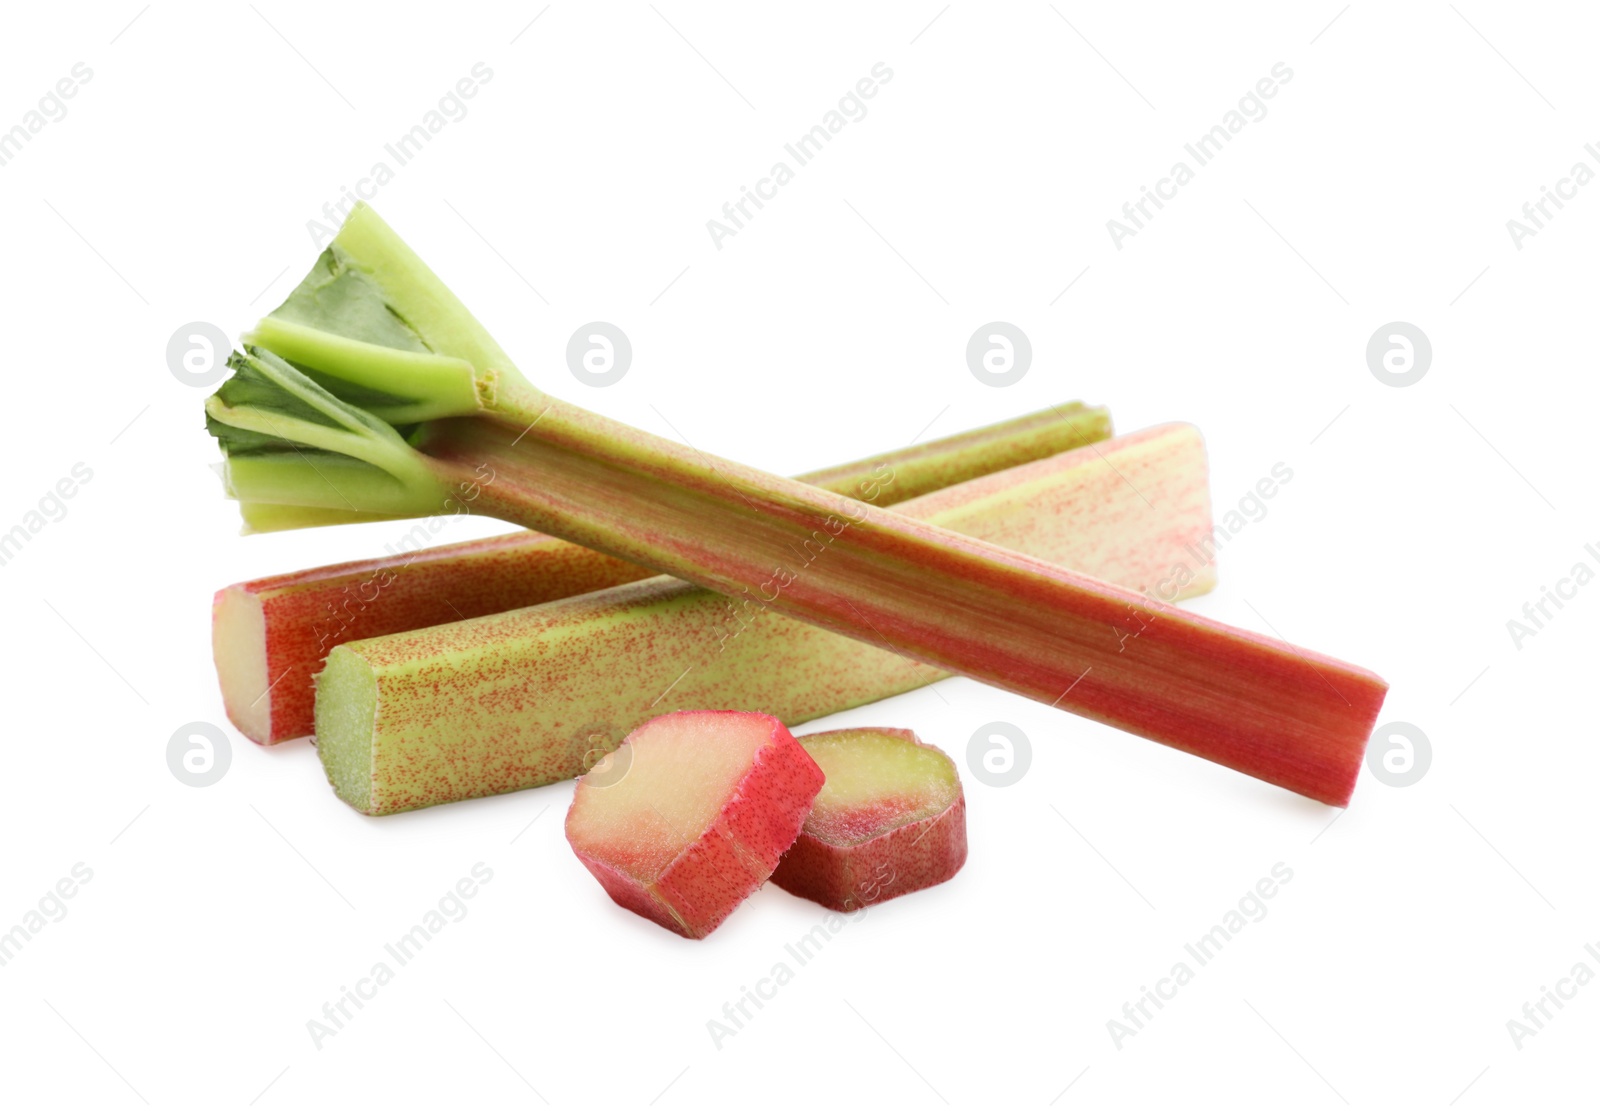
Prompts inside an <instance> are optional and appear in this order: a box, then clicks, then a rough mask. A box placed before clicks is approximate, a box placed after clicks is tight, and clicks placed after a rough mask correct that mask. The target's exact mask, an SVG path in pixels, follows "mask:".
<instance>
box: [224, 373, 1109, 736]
mask: <svg viewBox="0 0 1600 1111" xmlns="http://www.w3.org/2000/svg"><path fill="white" fill-rule="evenodd" d="M1110 434H1111V418H1110V416H1109V414H1107V412H1106V411H1105V410H1104V409H1102V408H1095V407H1090V406H1086V405H1082V404H1079V403H1076V402H1075V403H1072V404H1069V405H1059V406H1055V407H1053V408H1051V409H1048V410H1045V411H1044V412H1041V413H1034V414H1032V415H1030V416H1026V417H1019V418H1017V419H1014V420H1009V421H1004V422H1001V423H999V424H993V425H989V426H988V427H985V428H979V429H975V430H973V431H971V432H962V433H958V434H957V435H954V436H949V437H946V438H944V439H941V440H935V441H932V442H931V443H927V444H919V445H916V446H914V447H909V448H904V449H902V450H900V451H894V452H889V453H887V454H884V455H877V456H873V457H872V458H870V459H864V460H862V461H860V462H858V463H850V464H846V465H843V466H839V467H832V468H829V469H828V470H825V471H819V472H817V473H815V474H811V475H807V476H804V477H803V478H802V479H801V481H802V482H808V483H811V484H812V485H815V486H821V487H823V488H824V489H828V490H833V491H836V492H838V493H842V494H851V495H856V494H866V493H872V494H874V495H875V496H876V498H877V501H878V503H879V504H881V505H892V504H895V503H897V502H900V501H904V500H906V499H908V498H913V497H917V496H918V495H920V494H925V493H929V492H931V491H933V490H936V489H940V488H942V487H945V486H950V485H953V484H955V483H958V482H965V481H967V480H969V479H973V478H980V477H982V476H983V475H987V474H992V473H994V472H996V471H999V470H1003V469H1005V468H1007V467H1014V466H1017V465H1018V464H1021V463H1027V462H1031V461H1033V460H1035V459H1041V458H1045V457H1047V456H1050V455H1053V454H1056V453H1059V452H1062V451H1066V450H1068V449H1070V448H1074V447H1079V446H1082V445H1084V444H1089V443H1094V442H1096V441H1099V440H1104V439H1105V438H1106V437H1107V436H1109V435H1110ZM296 512H298V511H296ZM429 535H430V533H429V530H428V526H425V525H417V526H415V527H414V528H413V529H412V530H411V531H410V532H409V533H407V534H406V535H405V536H404V537H403V538H402V539H401V540H400V541H399V542H398V543H397V544H396V545H394V546H392V548H391V552H392V554H390V555H388V556H385V557H381V558H378V559H369V560H362V561H359V562H354V563H342V564H338V565H335V566H331V567H318V568H314V569H312V570H309V571H299V572H294V573H291V574H287V575H273V576H271V577H269V578H264V579H256V580H254V581H253V582H245V583H236V584H235V585H233V586H230V587H225V588H224V589H222V590H219V591H218V592H217V595H216V598H215V600H214V602H213V604H212V623H211V645H212V655H213V657H214V658H215V660H216V666H217V677H218V679H219V681H220V683H221V686H222V701H223V705H224V707H225V708H226V709H227V713H228V717H229V719H230V720H231V721H232V722H233V723H234V725H235V726H237V727H238V729H239V731H240V732H241V733H243V734H244V735H245V736H247V737H249V738H250V739H251V740H252V741H255V742H256V743H258V744H277V743H279V742H280V741H287V740H292V739H294V738H296V737H304V736H308V735H309V734H310V733H311V732H312V729H313V728H314V725H313V716H312V707H313V693H314V692H313V687H312V676H314V675H315V674H316V673H317V672H318V671H320V670H321V669H322V661H323V659H324V658H325V657H326V656H327V654H328V653H329V652H330V651H332V650H333V648H334V647H335V646H337V645H340V644H343V643H345V642H346V641H351V640H356V639H366V638H370V637H377V636H385V635H387V634H390V633H399V632H406V631H408V630H410V629H422V628H426V627H428V626H429V625H443V624H446V623H447V622H452V621H462V620H465V619H467V618H469V617H481V616H483V615H484V614H490V613H503V612H505V611H506V610H511V609H519V608H521V607H523V606H534V605H538V604H540V603H541V602H550V601H554V600H555V599H557V598H570V597H572V596H574V595H577V594H586V593H588V592H590V591H592V590H601V589H603V588H605V587H608V586H617V585H619V584H621V583H627V582H635V581H637V580H639V579H643V578H648V577H650V576H651V575H652V574H653V573H654V572H652V571H649V570H648V569H646V568H643V567H640V566H639V565H638V564H633V563H626V562H624V561H622V560H620V559H613V558H612V557H610V556H606V555H602V554H600V553H599V552H596V551H591V550H590V549H588V548H583V547H580V546H578V545H577V544H570V543H568V542H567V541H565V540H557V539H555V538H554V537H551V536H542V535H540V534H539V533H535V532H520V533H514V534H512V535H510V536H496V537H492V538H490V539H487V540H469V541H467V542H465V543H461V544H451V545H447V546H444V547H438V548H424V547H423V546H422V545H424V544H426V542H427V539H428V536H429Z"/></svg>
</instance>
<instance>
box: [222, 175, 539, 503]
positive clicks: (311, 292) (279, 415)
mask: <svg viewBox="0 0 1600 1111" xmlns="http://www.w3.org/2000/svg"><path fill="white" fill-rule="evenodd" d="M243 343H244V347H245V349H244V351H243V352H236V353H235V354H233V355H232V356H231V357H230V358H229V360H228V366H229V367H230V368H231V369H232V370H233V372H234V373H233V377H232V378H230V379H229V380H228V381H227V382H225V383H223V385H222V388H221V389H219V390H218V391H217V392H216V393H215V394H214V395H212V397H211V398H210V399H209V400H208V401H207V402H206V427H207V430H208V431H209V432H210V433H211V434H212V435H213V436H214V437H216V439H217V442H218V444H219V446H220V447H221V448H222V450H223V454H224V455H225V456H226V458H227V463H226V471H225V474H226V479H227V486H228V492H229V493H230V494H232V495H233V496H234V497H236V498H238V499H239V501H240V503H241V510H242V512H243V515H244V518H245V522H246V527H247V528H249V529H251V530H254V531H263V530H267V529H280V528H302V527H310V526H315V525H323V524H332V523H340V522H345V521H366V520H377V519H391V518H394V517H409V516H421V515H426V514H428V513H431V512H437V511H439V509H440V507H441V505H442V504H443V499H444V497H445V496H446V492H445V491H443V490H442V489H441V486H440V483H439V481H438V479H437V478H436V477H435V476H434V473H433V471H432V470H431V469H430V467H429V466H428V461H427V459H426V457H425V456H423V455H421V454H420V453H419V452H417V451H415V450H413V449H412V448H411V447H410V446H409V445H408V443H407V441H406V438H407V437H408V436H409V435H411V434H412V433H413V431H414V430H415V428H416V426H418V425H419V424H421V423H423V422H425V421H430V420H435V419H439V418H444V417H459V416H474V415H477V414H479V413H482V412H483V411H485V409H486V408H490V407H492V404H493V400H494V397H495V395H496V392H497V386H498V384H499V383H500V382H501V381H502V380H515V381H517V382H519V383H520V382H521V379H520V376H518V375H517V373H516V371H515V369H514V368H512V366H511V363H510V360H509V359H507V358H506V357H505V354H504V352H502V351H501V350H500V348H499V346H498V345H497V344H496V343H495V342H494V340H493V339H491V338H490V337H489V335H488V333H487V332H485V331H484V329H483V327H482V326H481V325H480V324H478V322H477V321H476V320H475V319H474V318H473V317H472V315H471V314H470V313H469V312H467V310H466V307H465V306H463V305H462V304H461V302H460V301H459V300H457V299H456V297H455V295H454V294H452V293H451V292H450V291H449V289H447V288H446V287H445V285H444V283H442V282H441V281H439V279H438V277H437V276H436V275H434V273H433V272H432V271H431V270H429V269H428V268H427V266H426V265H425V264H423V262H422V260H421V259H419V258H418V257H417V256H416V255H415V254H414V253H413V252H412V251H411V249H410V248H409V247H407V246H406V245H405V244H404V243H403V242H401V240H400V238H399V237H398V236H397V235H395V234H394V232H393V231H392V230H391V229H390V228H389V227H388V225H387V224H385V223H384V222H383V221H382V220H381V219H379V218H378V216H377V214H376V213H375V212H373V211H372V210H371V209H369V208H367V207H366V206H364V205H362V206H358V207H357V208H356V210H355V211H354V212H352V213H351V215H350V217H349V219H348V220H347V221H346V222H345V225H344V227H343V228H342V229H341V230H340V233H339V236H338V238H337V239H336V240H335V241H334V243H333V244H332V245H331V246H329V248H328V249H327V250H325V251H323V252H322V254H321V256H319V257H318V259H317V261H316V263H315V264H314V265H313V266H312V268H311V271H310V273H308V274H307V275H306V276H305V278H304V279H302V280H301V282H300V284H299V285H298V286H296V287H295V289H294V291H293V292H292V293H290V294H289V297H288V299H287V300H285V301H284V302H283V304H281V305H279V306H278V307H277V308H276V309H274V310H273V311H272V312H271V313H270V314H268V315H267V316H266V317H265V318H264V319H263V320H262V321H261V322H260V323H259V324H257V325H256V327H255V328H254V330H252V331H251V332H249V333H247V334H246V335H245V336H244V337H243Z"/></svg>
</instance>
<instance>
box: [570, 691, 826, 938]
mask: <svg viewBox="0 0 1600 1111" xmlns="http://www.w3.org/2000/svg"><path fill="white" fill-rule="evenodd" d="M821 787H822V771H821V770H820V769H819V768H818V767H817V764H816V761H814V760H812V759H811V757H810V756H808V755H807V754H806V751H805V749H803V748H801V747H800V745H799V743H798V742H796V741H795V739H794V737H793V736H791V735H790V733H789V730H788V729H786V728H784V725H783V722H781V721H779V720H778V719H777V718H774V717H769V716H768V715H766V714H752V713H736V712H731V711H715V710H712V711H684V712H681V713H675V714H667V715H665V716H663V717H658V718H656V719H654V720H653V721H649V722H646V723H645V724H644V725H641V726H640V727H639V728H638V729H636V730H634V731H633V732H632V733H631V734H629V736H628V739H627V740H626V741H624V742H623V745H622V747H621V748H620V749H618V750H617V751H616V752H615V753H612V754H611V755H610V756H608V757H607V758H606V760H605V761H603V762H602V763H601V764H600V765H597V766H596V767H595V769H594V770H593V771H591V772H590V773H589V774H588V775H586V776H584V777H583V778H582V779H581V780H579V781H578V788H577V790H576V792H574V794H573V796H572V807H571V809H569V810H568V811H567V841H568V842H569V843H570V844H571V845H572V849H573V851H574V852H575V853H577V854H578V859H579V860H581V861H583V865H584V867H585V868H587V869H589V871H590V872H591V873H593V875H594V877H595V879H597V880H599V881H600V886H601V887H603V888H605V890H606V894H608V895H610V896H611V898H612V899H613V900H615V901H616V903H617V905H618V906H620V907H624V908H626V909H628V910H631V911H633V912H634V913H635V914H638V915H642V916H643V917H645V918H648V919H650V920H651V921H652V922H655V923H657V924H658V925H661V926H665V927H666V928H667V929H669V930H672V931H673V932H675V933H680V934H682V935H683V936H684V937H689V938H702V937H705V936H706V935H707V934H709V933H710V932H711V931H712V930H714V929H716V928H717V926H718V925H720V924H721V922H722V920H723V919H724V918H726V917H728V915H729V914H731V913H733V911H734V909H735V908H736V907H737V906H738V905H739V904H740V903H742V902H744V901H745V899H747V898H749V897H750V895H751V893H753V892H754V891H755V890H756V888H758V887H760V886H761V885H762V884H763V883H765V882H766V881H767V877H769V876H770V875H772V870H773V869H774V868H775V867H777V865H778V859H779V858H780V857H781V856H782V855H783V851H784V850H785V849H787V848H788V847H789V846H790V845H792V844H793V843H794V839H795V836H796V834H798V833H799V832H800V827H801V825H802V824H803V823H804V822H805V819H806V813H807V812H808V811H809V810H810V809H811V800H812V799H813V798H815V797H816V794H817V791H818V790H819V789H820V788H821Z"/></svg>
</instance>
